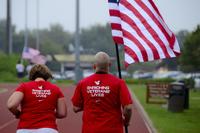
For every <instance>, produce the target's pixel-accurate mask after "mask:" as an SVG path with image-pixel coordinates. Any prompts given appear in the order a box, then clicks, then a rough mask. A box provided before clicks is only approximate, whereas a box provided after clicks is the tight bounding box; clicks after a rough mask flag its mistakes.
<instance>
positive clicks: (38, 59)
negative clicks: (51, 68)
mask: <svg viewBox="0 0 200 133" xmlns="http://www.w3.org/2000/svg"><path fill="white" fill-rule="evenodd" d="M31 62H32V63H35V64H46V62H47V59H46V57H45V56H43V55H36V56H34V57H33V58H32V59H31Z"/></svg>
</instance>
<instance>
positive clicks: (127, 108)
mask: <svg viewBox="0 0 200 133" xmlns="http://www.w3.org/2000/svg"><path fill="white" fill-rule="evenodd" d="M123 115H124V125H125V126H128V125H129V123H130V119H131V115H132V104H128V105H125V106H124V109H123Z"/></svg>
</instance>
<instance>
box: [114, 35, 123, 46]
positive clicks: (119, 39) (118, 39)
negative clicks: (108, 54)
mask: <svg viewBox="0 0 200 133" xmlns="http://www.w3.org/2000/svg"><path fill="white" fill-rule="evenodd" d="M113 40H114V42H115V43H116V42H117V44H124V40H123V38H122V37H117V36H113Z"/></svg>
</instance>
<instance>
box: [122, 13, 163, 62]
mask: <svg viewBox="0 0 200 133" xmlns="http://www.w3.org/2000/svg"><path fill="white" fill-rule="evenodd" d="M121 18H122V19H123V21H125V22H127V23H128V24H129V25H130V26H131V27H132V28H133V29H134V30H135V31H136V32H137V34H138V35H139V36H140V37H141V38H142V39H143V40H144V41H145V42H146V44H147V45H148V46H149V47H150V48H151V49H152V51H153V56H154V59H160V58H161V57H160V55H159V53H158V50H157V48H156V47H155V46H154V45H153V44H152V43H151V42H150V41H149V40H148V39H147V38H146V37H145V35H144V34H143V33H142V32H141V31H140V29H139V28H138V27H137V26H136V24H135V22H133V21H132V19H131V18H130V17H129V16H127V15H126V14H123V13H121Z"/></svg>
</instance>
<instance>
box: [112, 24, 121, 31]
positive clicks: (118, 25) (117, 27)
mask: <svg viewBox="0 0 200 133" xmlns="http://www.w3.org/2000/svg"><path fill="white" fill-rule="evenodd" d="M111 28H112V29H115V30H120V31H121V30H122V26H121V24H116V23H111Z"/></svg>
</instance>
